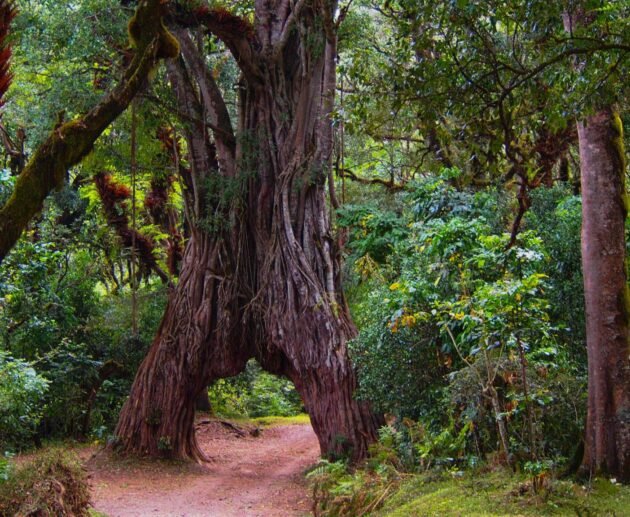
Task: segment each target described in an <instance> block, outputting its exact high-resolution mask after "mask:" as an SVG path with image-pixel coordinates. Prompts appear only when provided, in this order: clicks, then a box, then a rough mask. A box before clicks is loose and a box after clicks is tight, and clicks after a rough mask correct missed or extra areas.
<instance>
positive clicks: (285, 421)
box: [252, 414, 311, 427]
mask: <svg viewBox="0 0 630 517" xmlns="http://www.w3.org/2000/svg"><path fill="white" fill-rule="evenodd" d="M252 422H254V423H256V424H258V425H262V426H264V427H278V426H281V425H304V424H310V423H311V419H310V417H309V416H308V415H306V414H301V415H295V416H262V417H258V418H253V419H252Z"/></svg>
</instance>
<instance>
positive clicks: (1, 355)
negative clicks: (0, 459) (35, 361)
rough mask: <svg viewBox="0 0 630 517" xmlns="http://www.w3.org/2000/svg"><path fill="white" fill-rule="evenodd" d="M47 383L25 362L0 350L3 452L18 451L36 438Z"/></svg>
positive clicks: (1, 441)
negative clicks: (6, 450)
mask: <svg viewBox="0 0 630 517" xmlns="http://www.w3.org/2000/svg"><path fill="white" fill-rule="evenodd" d="M47 389H48V381H47V380H46V379H44V378H43V377H41V376H40V375H38V374H37V372H36V371H35V369H34V368H33V367H32V366H31V365H30V364H28V363H26V362H24V361H19V360H16V359H13V358H12V357H11V356H9V355H8V354H7V353H6V352H2V351H0V448H1V449H0V450H5V449H6V448H19V447H20V446H23V445H26V444H28V443H29V442H30V441H31V440H32V438H33V436H34V435H35V432H36V429H37V425H38V424H39V421H40V420H41V418H42V415H43V397H44V395H45V393H46V390H47Z"/></svg>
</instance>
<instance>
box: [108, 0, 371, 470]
mask: <svg viewBox="0 0 630 517" xmlns="http://www.w3.org/2000/svg"><path fill="white" fill-rule="evenodd" d="M277 3H278V5H277V6H275V5H272V4H274V2H269V3H265V4H263V3H259V4H257V7H256V16H257V23H256V25H255V27H250V26H249V25H248V24H247V22H246V21H244V20H241V19H239V18H237V17H235V16H233V15H229V14H226V13H225V12H223V11H215V10H210V9H205V8H201V9H198V10H197V11H196V12H195V14H194V16H192V17H191V16H190V13H187V14H186V13H185V15H181V16H180V18H181V19H180V22H182V20H184V21H183V22H182V23H184V24H185V25H187V26H197V25H199V24H200V23H201V24H203V25H204V26H205V27H206V28H208V29H209V30H210V31H212V32H213V33H214V34H216V35H217V36H219V37H220V38H221V39H223V40H224V42H225V43H226V45H227V47H228V48H229V49H230V50H231V51H232V53H233V54H234V55H235V58H236V61H237V63H238V64H239V66H240V67H241V70H242V72H243V79H242V80H241V82H240V83H239V97H240V100H239V124H238V131H237V132H236V133H234V132H233V130H232V127H231V123H230V120H229V115H228V111H227V109H226V107H225V104H224V102H223V99H222V96H221V92H220V90H219V88H218V87H217V85H216V84H215V82H214V78H213V76H212V74H211V73H210V71H209V70H208V69H207V67H206V64H205V61H204V59H203V56H201V55H200V54H199V51H198V48H197V46H196V45H194V44H193V43H192V40H191V39H190V37H189V36H188V35H187V33H186V31H183V30H178V31H176V34H177V37H178V39H179V41H180V44H181V49H182V55H183V60H182V61H181V62H180V63H179V64H178V65H177V66H172V67H171V69H170V71H171V74H170V76H171V82H172V83H173V86H174V89H175V92H176V96H177V98H178V101H179V104H180V108H181V110H182V111H183V112H184V113H186V114H187V117H188V120H198V121H200V122H199V124H198V127H195V128H194V129H193V128H190V127H189V129H188V131H187V135H186V137H187V140H188V146H187V147H188V151H189V162H190V164H191V172H190V174H188V173H187V172H185V174H184V182H185V183H186V185H187V192H186V196H185V199H186V204H187V213H188V214H189V219H190V220H191V226H195V227H196V228H197V231H196V233H195V235H194V236H193V239H192V241H191V243H190V244H189V246H188V248H187V253H186V260H185V262H184V265H183V269H182V276H181V279H180V285H179V286H178V287H177V289H176V291H175V293H174V294H173V296H172V297H171V301H170V302H169V306H168V308H167V312H166V314H165V316H164V321H163V322H162V326H161V330H160V332H159V333H158V336H157V337H156V340H155V342H154V344H153V347H152V349H151V352H150V354H149V357H148V358H147V359H146V360H145V362H144V363H143V365H142V366H141V368H140V371H139V372H138V377H137V379H136V381H135V383H134V387H133V389H132V393H131V396H130V399H129V402H128V403H127V405H126V406H125V409H124V410H123V413H122V415H121V419H120V422H119V426H118V431H117V434H118V436H119V438H120V439H121V441H122V444H123V448H125V449H126V450H130V451H138V452H145V453H149V454H157V453H159V450H160V449H159V447H158V443H159V442H160V440H161V441H162V443H163V442H164V441H165V439H164V437H170V438H169V442H170V444H171V447H172V449H171V452H172V453H173V454H175V455H178V456H188V457H199V456H200V453H199V451H198V450H197V449H196V446H195V444H194V436H192V433H193V427H192V415H191V408H192V406H193V404H194V399H195V397H196V395H197V394H198V392H199V390H201V389H203V388H204V387H205V386H206V385H207V384H208V383H209V382H210V381H212V380H213V379H215V378H218V377H225V376H228V375H233V374H235V373H237V372H238V371H239V370H240V369H242V368H243V367H244V366H245V362H246V360H247V359H248V358H249V357H256V358H257V359H258V360H259V362H260V363H261V365H262V366H263V367H264V368H266V369H267V370H269V371H271V372H273V373H277V374H282V375H286V376H287V377H288V378H290V379H291V380H292V381H293V382H294V384H295V386H296V388H297V389H298V391H299V392H300V394H301V396H302V398H303V400H304V403H305V406H306V408H307V409H308V411H309V414H310V415H311V419H312V422H313V427H314V429H315V432H316V433H317V436H318V438H319V442H320V445H321V449H322V453H323V454H325V455H327V456H331V457H350V458H352V459H355V460H357V459H359V458H362V457H365V455H366V454H367V447H368V444H369V443H370V442H371V441H373V440H375V439H376V430H377V426H378V423H379V422H378V419H377V418H376V417H375V416H374V415H373V414H372V413H371V411H370V409H369V407H368V406H367V404H365V403H360V402H358V401H356V400H355V399H354V391H355V388H356V376H355V372H354V370H353V368H352V366H351V364H350V362H349V358H348V351H347V342H348V340H349V339H350V338H352V337H353V336H354V335H355V329H354V326H353V325H352V322H351V321H350V317H349V312H348V308H347V305H346V302H345V299H344V297H343V292H342V288H341V281H340V278H339V271H340V267H339V263H338V255H339V254H338V250H337V249H336V247H335V240H334V238H333V236H332V234H331V229H330V221H329V220H328V207H327V204H326V197H325V182H326V178H327V172H328V168H329V167H330V157H331V149H332V124H331V120H330V113H331V111H332V107H333V97H334V91H335V57H336V35H335V33H336V25H335V23H334V21H333V18H332V17H333V13H334V12H335V5H334V2H323V3H322V4H321V5H320V4H318V5H317V7H315V6H311V5H310V4H307V3H305V2H298V3H296V4H295V5H291V4H290V3H288V2H282V1H279V2H277ZM230 28H231V29H232V30H228V29H230ZM237 28H238V30H236V29H237ZM252 55H253V58H252V57H251V56H252ZM189 126H190V124H189ZM207 127H210V128H211V129H212V133H213V143H212V144H209V143H208V141H207V139H206V137H205V132H206V128H207ZM235 134H236V135H238V138H236V137H235ZM215 153H216V158H215V156H214V154H215ZM211 168H215V169H216V170H215V172H214V173H213V174H212V173H210V172H209V169H211ZM208 181H210V182H211V183H212V184H213V185H214V184H217V185H219V187H221V188H223V191H222V192H223V194H227V193H228V192H234V191H236V195H234V194H230V195H231V196H232V197H231V198H230V199H229V205H230V206H229V208H226V207H225V206H222V205H223V204H224V203H225V201H226V197H225V195H223V196H219V197H216V196H213V195H208V194H211V189H210V188H209V187H208V186H207V184H208ZM204 183H205V184H206V187H205V188H204V187H203V185H204ZM213 203H214V206H213ZM217 215H218V217H217ZM225 224H227V228H225V227H224V226H223V225H225ZM199 228H205V232H204V231H201V230H199ZM220 228H223V230H219V231H217V229H220ZM204 243H205V244H204ZM206 248H207V251H206ZM213 249H223V250H224V253H223V254H222V255H221V254H219V255H220V256H225V258H230V259H231V261H230V262H228V261H226V262H225V264H222V265H223V267H218V264H216V263H213V262H212V261H213V260H214V261H215V262H216V257H217V255H215V254H213V253H212V252H210V250H213ZM189 284H190V285H189ZM199 285H204V286H206V287H204V289H203V290H202V291H201V292H198V291H199ZM221 307H230V311H225V310H223V309H221ZM217 308H218V309H219V312H217ZM198 313H202V314H206V315H211V314H214V316H213V317H209V316H206V317H205V318H204V319H203V320H202V321H199V320H198V318H197V317H196V316H195V315H196V314H198ZM225 314H229V316H230V318H231V319H232V321H233V322H234V324H235V325H236V326H237V327H238V329H239V330H240V333H238V332H237V333H235V332H232V331H230V330H229V328H230V325H229V323H230V322H229V321H226V318H225V317H224V315H225ZM190 329H194V331H191V330H190ZM226 329H228V330H226ZM155 410H158V411H159V414H160V419H159V422H158V423H155V424H153V425H152V426H151V425H149V424H147V423H146V415H150V414H152V413H151V412H152V411H155Z"/></svg>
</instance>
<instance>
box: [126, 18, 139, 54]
mask: <svg viewBox="0 0 630 517" xmlns="http://www.w3.org/2000/svg"><path fill="white" fill-rule="evenodd" d="M127 34H128V35H129V45H131V48H138V44H139V43H140V37H141V35H142V30H141V28H140V23H138V15H137V14H134V15H133V17H132V18H131V20H129V23H128V24H127Z"/></svg>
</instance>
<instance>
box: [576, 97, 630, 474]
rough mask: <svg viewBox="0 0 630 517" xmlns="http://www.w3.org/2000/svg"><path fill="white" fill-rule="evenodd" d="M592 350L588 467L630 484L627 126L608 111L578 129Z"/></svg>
mask: <svg viewBox="0 0 630 517" xmlns="http://www.w3.org/2000/svg"><path fill="white" fill-rule="evenodd" d="M578 136H579V143H580V169H581V177H582V218H583V222H582V265H583V270H584V295H585V301H586V341H587V349H588V415H587V422H586V433H585V436H586V441H585V448H584V459H583V468H584V469H586V470H587V471H588V472H589V473H591V474H599V473H603V474H607V475H610V476H613V477H617V478H618V479H619V480H623V481H626V482H628V481H630V360H629V352H630V347H629V340H628V339H629V335H628V309H629V307H630V297H629V296H628V287H627V269H626V241H625V220H626V213H627V208H626V192H625V180H624V179H625V156H624V149H623V135H622V125H621V120H620V119H619V117H618V116H617V115H616V114H615V113H614V112H613V111H612V110H611V109H606V110H602V111H600V112H598V113H596V114H595V115H593V116H591V117H589V118H588V119H587V120H586V121H584V122H583V123H580V124H579V125H578Z"/></svg>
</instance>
